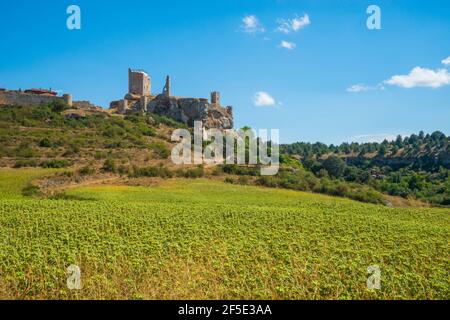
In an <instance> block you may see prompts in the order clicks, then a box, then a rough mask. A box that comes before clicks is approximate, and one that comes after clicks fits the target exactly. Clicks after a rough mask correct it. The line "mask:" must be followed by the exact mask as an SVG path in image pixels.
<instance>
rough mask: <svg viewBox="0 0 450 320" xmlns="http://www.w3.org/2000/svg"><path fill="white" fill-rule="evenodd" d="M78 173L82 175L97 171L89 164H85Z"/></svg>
mask: <svg viewBox="0 0 450 320" xmlns="http://www.w3.org/2000/svg"><path fill="white" fill-rule="evenodd" d="M78 173H79V174H80V175H82V176H89V175H92V174H94V173H95V169H94V168H91V167H89V166H85V167H83V168H81V169H80V170H78Z"/></svg>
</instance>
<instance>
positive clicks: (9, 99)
mask: <svg viewBox="0 0 450 320" xmlns="http://www.w3.org/2000/svg"><path fill="white" fill-rule="evenodd" d="M53 101H62V102H65V103H66V101H65V99H63V98H61V97H53V96H41V95H37V94H27V93H23V92H18V91H4V92H1V91H0V105H13V106H31V105H40V104H47V103H51V102H53Z"/></svg>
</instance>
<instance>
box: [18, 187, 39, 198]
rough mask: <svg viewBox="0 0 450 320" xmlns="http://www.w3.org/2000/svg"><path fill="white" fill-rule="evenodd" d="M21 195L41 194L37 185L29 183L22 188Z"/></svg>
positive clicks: (33, 195) (32, 195)
mask: <svg viewBox="0 0 450 320" xmlns="http://www.w3.org/2000/svg"><path fill="white" fill-rule="evenodd" d="M22 195H23V196H25V197H36V196H39V195H41V191H40V189H39V187H38V186H35V185H32V184H29V185H27V186H26V187H25V188H23V189H22Z"/></svg>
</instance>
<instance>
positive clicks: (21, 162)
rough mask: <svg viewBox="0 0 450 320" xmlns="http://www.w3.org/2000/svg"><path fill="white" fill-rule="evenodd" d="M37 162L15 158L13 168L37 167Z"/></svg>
mask: <svg viewBox="0 0 450 320" xmlns="http://www.w3.org/2000/svg"><path fill="white" fill-rule="evenodd" d="M38 165H39V163H38V162H37V161H36V160H17V161H16V163H15V165H14V168H26V167H33V168H35V167H37V166H38Z"/></svg>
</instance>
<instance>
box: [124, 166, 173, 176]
mask: <svg viewBox="0 0 450 320" xmlns="http://www.w3.org/2000/svg"><path fill="white" fill-rule="evenodd" d="M131 176H132V177H133V178H138V177H161V178H171V177H172V176H173V174H172V172H171V171H170V170H169V169H168V168H166V167H164V166H157V167H156V166H155V167H151V166H150V167H143V168H138V167H134V168H133V173H132V174H131Z"/></svg>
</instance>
